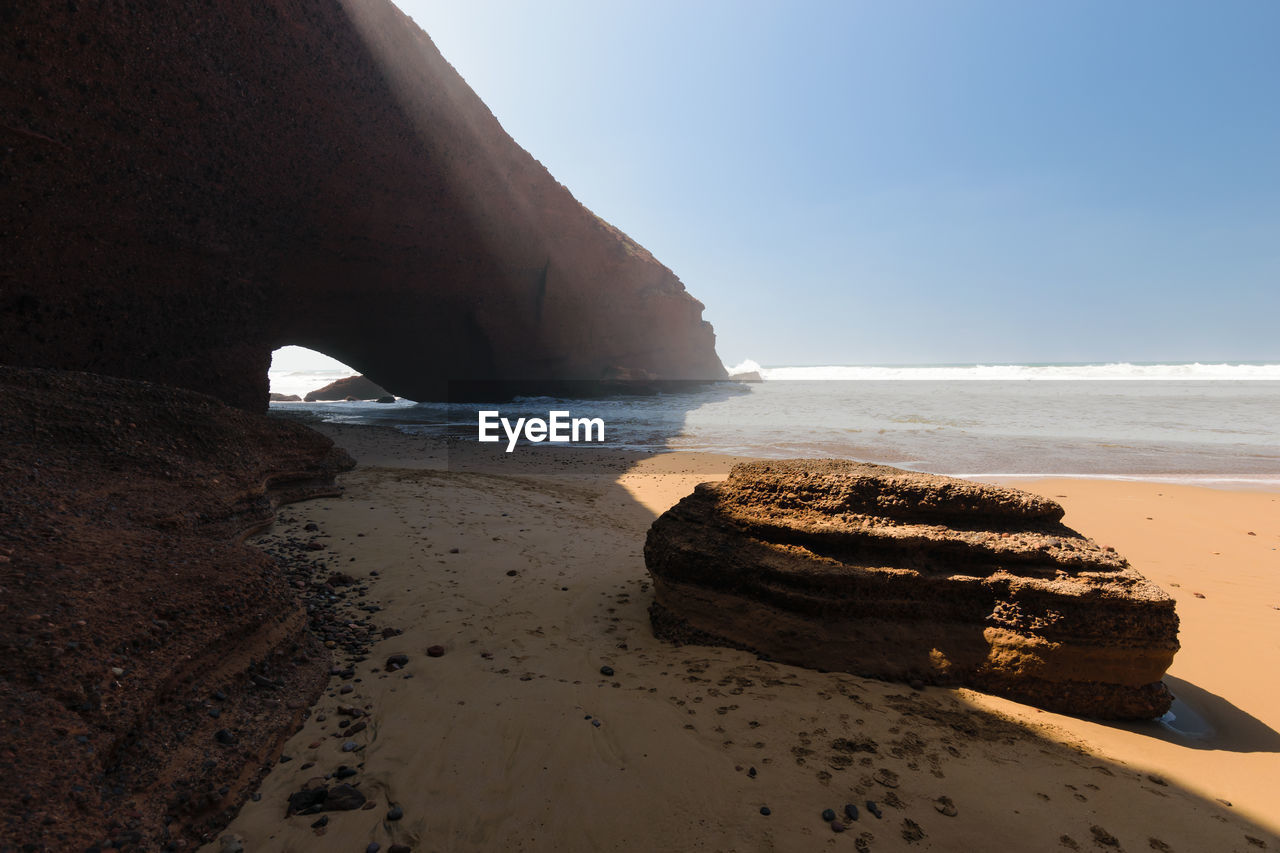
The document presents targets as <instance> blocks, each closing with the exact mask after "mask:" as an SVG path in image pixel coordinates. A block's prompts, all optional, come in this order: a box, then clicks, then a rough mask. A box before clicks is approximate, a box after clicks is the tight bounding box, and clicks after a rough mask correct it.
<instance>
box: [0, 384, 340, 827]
mask: <svg viewBox="0 0 1280 853" xmlns="http://www.w3.org/2000/svg"><path fill="white" fill-rule="evenodd" d="M0 412H3V415H2V416H0V590H2V592H0V610H3V617H2V618H0V650H2V652H3V653H0V719H3V720H5V721H6V723H5V725H6V731H7V732H8V736H7V738H6V747H5V749H3V750H0V773H3V774H4V775H5V777H6V778H9V779H20V780H21V782H20V783H19V784H13V785H3V786H0V838H3V839H4V841H3V842H0V848H3V849H13V850H18V849H31V850H86V849H97V848H98V847H105V846H108V845H106V844H104V843H103V839H105V838H107V837H108V836H109V835H110V836H112V837H113V838H116V839H117V840H118V841H119V845H118V846H121V847H125V846H127V847H128V848H129V849H137V850H160V849H165V847H166V844H168V842H170V841H174V842H178V841H179V840H181V843H182V844H185V845H187V846H188V847H190V846H191V845H192V843H193V842H194V841H195V840H196V839H198V838H199V837H201V836H202V835H203V834H205V833H206V832H209V831H212V830H214V829H216V828H218V827H219V826H221V825H222V824H223V823H225V821H226V819H227V817H228V816H229V814H230V813H232V812H233V811H234V809H235V808H236V807H237V806H238V805H239V804H240V803H241V802H243V801H244V799H245V798H247V797H248V796H249V794H250V792H251V791H253V790H254V788H255V787H256V780H257V779H258V778H260V777H261V775H262V774H263V773H265V770H266V767H267V766H268V765H270V764H271V763H273V762H274V759H275V758H276V756H278V755H279V752H280V748H281V745H282V744H283V742H284V740H285V739H286V738H287V737H288V736H289V735H290V734H292V733H293V731H294V729H295V728H296V726H297V725H298V724H299V723H300V722H301V718H302V714H303V710H304V709H305V708H306V707H307V706H308V705H309V704H310V702H311V700H312V699H314V698H315V696H316V695H318V693H319V691H320V689H321V688H322V687H323V685H324V684H325V682H326V679H327V676H328V655H327V652H325V650H324V649H323V647H321V646H320V645H319V642H318V641H317V640H316V639H315V638H314V637H313V636H312V635H311V634H310V633H309V632H308V631H307V613H306V612H305V611H304V609H303V608H302V606H301V604H300V602H299V600H298V598H297V597H296V596H295V594H294V591H293V590H291V589H290V587H289V582H288V579H287V576H286V574H285V572H284V571H283V570H282V569H281V567H280V566H279V565H278V564H277V563H276V561H275V560H273V559H272V558H269V557H268V556H267V555H266V554H264V553H263V552H262V551H259V550H258V549H256V548H252V547H249V546H247V545H243V544H240V543H241V538H242V537H243V536H244V535H245V534H246V533H247V532H250V531H254V530H257V529H260V528H262V527H265V526H266V525H268V524H269V523H270V522H271V520H272V518H273V516H274V510H275V508H276V507H277V506H279V505H280V504H282V503H286V502H290V501H296V500H301V499H304V498H309V497H315V496H320V495H334V494H337V493H338V491H339V489H338V487H337V486H336V485H335V483H334V477H335V475H336V474H337V472H339V471H341V470H344V469H346V468H349V467H351V465H352V464H353V463H352V461H351V459H350V457H349V456H348V455H347V454H346V453H345V452H343V451H341V450H339V449H337V448H335V447H334V446H333V442H332V441H330V440H329V439H327V438H325V437H324V436H322V435H319V434H318V433H316V432H313V431H311V430H309V429H307V428H305V427H303V426H302V425H300V424H297V423H293V422H289V421H286V420H284V419H279V418H267V417H263V416H261V415H255V414H251V413H248V412H242V411H238V410H236V409H232V408H230V407H228V406H225V405H223V404H221V403H219V402H217V401H216V400H214V399H212V398H210V397H206V396H204V395H200V394H195V393H192V392H189V391H181V390H177V389H173V388H169V387H166V386H162V385H155V384H152V383H146V382H137V381H131V380H123V379H111V378H107V377H101V376H93V375H89V374H82V373H67V372H63V371H49V370H30V369H15V368H8V367H0ZM261 685H266V687H262V688H261V689H260V687H261ZM213 712H217V713H218V714H219V715H220V716H217V717H216V718H215V715H214V713H213ZM122 816H128V818H127V820H128V824H127V829H128V834H125V833H124V827H122V824H123V823H124V821H125V818H122ZM117 830H120V834H119V835H117V834H116V831H117ZM130 837H132V839H133V843H127V842H128V841H129V839H130ZM10 845H12V847H10ZM27 845H30V846H29V847H28V846H27ZM173 849H176V848H173Z"/></svg>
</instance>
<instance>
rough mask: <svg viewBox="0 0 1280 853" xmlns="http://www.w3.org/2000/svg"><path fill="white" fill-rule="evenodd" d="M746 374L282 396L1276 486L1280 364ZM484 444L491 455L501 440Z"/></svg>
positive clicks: (369, 409)
mask: <svg viewBox="0 0 1280 853" xmlns="http://www.w3.org/2000/svg"><path fill="white" fill-rule="evenodd" d="M733 369H734V370H738V369H757V367H756V366H750V367H744V366H741V365H739V366H735V367H734V368H733ZM758 369H759V371H760V373H761V374H762V376H764V378H765V381H764V382H760V383H751V384H738V383H723V384H718V385H714V386H711V387H704V388H700V389H691V390H683V391H677V392H673V393H660V394H655V395H651V396H626V397H622V396H619V397H612V398H606V399H562V398H547V397H536V398H520V399H517V400H515V401H511V402H506V403H501V404H494V405H488V406H475V405H468V406H462V405H450V404H445V403H425V404H415V403H412V402H410V401H407V400H402V401H399V402H398V403H396V404H394V405H385V404H384V405H378V404H372V403H368V404H366V403H331V404H285V405H294V406H298V405H303V406H305V407H306V408H308V409H310V410H312V411H314V412H316V413H317V414H319V415H320V416H322V417H324V418H325V419H328V420H333V421H338V422H346V423H382V424H387V425H391V426H394V427H396V428H398V429H400V430H403V431H404V432H407V433H415V434H429V435H443V436H450V437H452V438H455V439H457V440H463V441H468V440H470V441H474V440H476V434H477V410H478V409H479V408H487V409H497V410H499V411H500V412H501V413H502V416H503V417H507V418H510V419H512V420H514V419H515V418H517V417H543V418H545V417H547V412H548V411H550V410H567V411H570V412H572V414H573V416H574V417H593V418H594V417H599V418H602V419H603V420H604V422H605V439H606V441H605V442H604V444H603V446H606V447H610V448H622V449H634V450H645V451H677V452H678V451H690V450H697V451H707V452H715V453H729V454H743V455H751V456H762V457H769V458H787V457H834V458H848V459H856V460H859V461H867V462H879V463H884V464H889V465H896V466H899V467H904V468H910V469H914V470H921V471H932V472H936V473H943V474H952V475H956V476H964V477H971V476H989V477H990V476H998V477H1015V478H1016V477H1036V476H1073V477H1104V478H1136V479H1144V480H1160V481H1170V482H1192V483H1203V484H1210V485H1212V484H1219V485H1256V486H1259V487H1267V488H1273V487H1278V486H1280V364H1247V365H1198V364H1179V365H1004V366H979V365H968V366H927V367H916V366H902V367H854V366H834V367H816V368H815V367H807V368H797V367H773V368H768V367H766V368H758ZM326 381H327V380H326ZM321 384H322V383H321ZM311 387H317V386H314V385H313V386H311ZM308 390H309V389H308ZM488 446H489V447H492V448H494V452H495V453H501V452H502V448H503V447H505V441H504V442H503V443H501V444H500V445H499V444H494V445H488ZM541 446H545V445H541ZM539 447H540V446H539ZM574 447H575V448H576V449H578V450H580V451H582V452H590V450H591V446H588V445H581V444H580V445H575V446H574ZM537 449H538V447H528V446H526V445H524V444H523V443H522V444H521V445H520V446H518V447H517V448H516V450H515V452H516V453H521V452H531V451H536V450H537Z"/></svg>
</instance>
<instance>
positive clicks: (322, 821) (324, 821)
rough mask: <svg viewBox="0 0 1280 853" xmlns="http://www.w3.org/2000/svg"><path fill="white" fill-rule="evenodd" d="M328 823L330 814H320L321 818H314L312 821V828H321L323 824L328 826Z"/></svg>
mask: <svg viewBox="0 0 1280 853" xmlns="http://www.w3.org/2000/svg"><path fill="white" fill-rule="evenodd" d="M328 825H329V816H328V815H321V816H320V818H319V820H313V821H312V822H311V828H312V829H319V828H320V827H322V826H328Z"/></svg>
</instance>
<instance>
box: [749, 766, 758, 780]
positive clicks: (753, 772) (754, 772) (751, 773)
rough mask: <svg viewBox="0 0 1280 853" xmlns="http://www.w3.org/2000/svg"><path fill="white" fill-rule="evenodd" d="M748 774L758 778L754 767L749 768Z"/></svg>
mask: <svg viewBox="0 0 1280 853" xmlns="http://www.w3.org/2000/svg"><path fill="white" fill-rule="evenodd" d="M747 775H748V776H749V777H751V778H752V779H754V778H756V769H755V768H754V767H752V768H750V769H749V770H747Z"/></svg>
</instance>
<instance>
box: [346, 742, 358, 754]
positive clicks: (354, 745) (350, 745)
mask: <svg viewBox="0 0 1280 853" xmlns="http://www.w3.org/2000/svg"><path fill="white" fill-rule="evenodd" d="M358 747H359V744H357V743H356V742H355V741H353V740H349V741H347V742H346V743H344V744H343V745H342V751H343V752H355V751H356V749H357V748H358Z"/></svg>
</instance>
